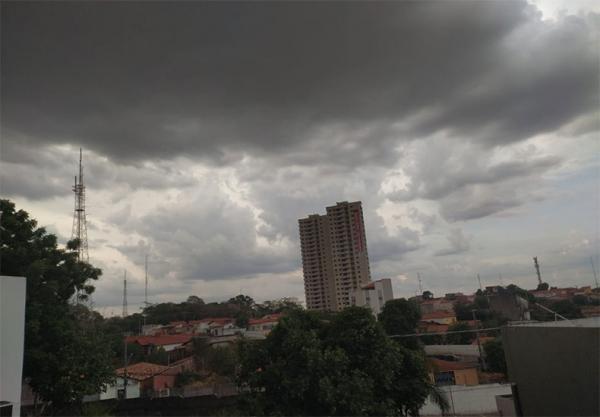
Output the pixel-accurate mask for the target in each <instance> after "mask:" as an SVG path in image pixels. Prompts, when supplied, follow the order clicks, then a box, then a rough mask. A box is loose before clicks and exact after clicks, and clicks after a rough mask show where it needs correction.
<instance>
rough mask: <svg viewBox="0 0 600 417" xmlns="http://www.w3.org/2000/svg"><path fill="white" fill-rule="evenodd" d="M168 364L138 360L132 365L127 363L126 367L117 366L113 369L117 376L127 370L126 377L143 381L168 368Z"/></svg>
mask: <svg viewBox="0 0 600 417" xmlns="http://www.w3.org/2000/svg"><path fill="white" fill-rule="evenodd" d="M168 369H169V367H168V366H164V365H157V364H155V363H148V362H139V363H136V364H133V365H129V366H128V367H127V368H119V369H117V370H116V371H115V373H116V374H117V375H118V376H124V375H125V372H126V371H127V377H128V378H131V379H137V380H138V381H143V380H144V379H147V378H151V377H153V376H154V375H157V374H160V373H162V372H165V371H166V370H168Z"/></svg>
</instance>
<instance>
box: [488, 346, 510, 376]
mask: <svg viewBox="0 0 600 417" xmlns="http://www.w3.org/2000/svg"><path fill="white" fill-rule="evenodd" d="M483 351H484V352H485V360H486V363H487V366H488V370H490V371H491V372H501V373H503V374H506V358H505V356H504V347H503V346H502V340H501V339H500V338H496V339H494V340H490V341H488V342H485V343H484V344H483Z"/></svg>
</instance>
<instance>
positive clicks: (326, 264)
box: [298, 201, 371, 311]
mask: <svg viewBox="0 0 600 417" xmlns="http://www.w3.org/2000/svg"><path fill="white" fill-rule="evenodd" d="M326 212H327V214H325V215H318V214H313V215H310V216H308V217H306V218H304V219H300V220H299V221H298V223H299V229H300V245H301V250H302V268H303V272H304V292H305V295H306V307H307V308H308V309H310V310H330V311H339V310H341V309H343V308H345V307H348V306H350V305H352V302H351V295H352V291H353V290H356V289H358V288H360V287H361V286H363V285H366V284H368V283H369V282H370V281H371V271H370V267H369V255H368V252H367V238H366V234H365V226H364V220H363V212H362V205H361V202H360V201H355V202H351V203H348V202H341V203H337V204H336V205H335V206H330V207H327V208H326Z"/></svg>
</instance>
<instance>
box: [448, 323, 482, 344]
mask: <svg viewBox="0 0 600 417" xmlns="http://www.w3.org/2000/svg"><path fill="white" fill-rule="evenodd" d="M465 330H473V328H472V327H471V326H469V324H468V323H465V322H458V323H454V324H452V325H450V326H449V327H448V332H460V331H465ZM476 337H477V335H476V334H475V333H448V335H446V342H447V343H448V344H450V345H470V344H471V342H472V341H473V340H475V338H476Z"/></svg>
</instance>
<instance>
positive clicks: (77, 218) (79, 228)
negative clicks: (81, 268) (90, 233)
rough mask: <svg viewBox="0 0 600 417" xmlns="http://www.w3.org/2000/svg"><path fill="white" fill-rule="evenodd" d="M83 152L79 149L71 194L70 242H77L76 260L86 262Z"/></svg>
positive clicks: (87, 259)
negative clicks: (72, 195) (71, 225)
mask: <svg viewBox="0 0 600 417" xmlns="http://www.w3.org/2000/svg"><path fill="white" fill-rule="evenodd" d="M82 159H83V152H82V150H81V148H79V176H77V175H76V176H75V184H74V185H73V192H74V193H75V209H74V211H73V231H72V233H71V240H76V242H77V259H78V260H79V261H80V262H88V261H89V256H88V240H87V224H86V215H85V185H84V183H83V163H82Z"/></svg>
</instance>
